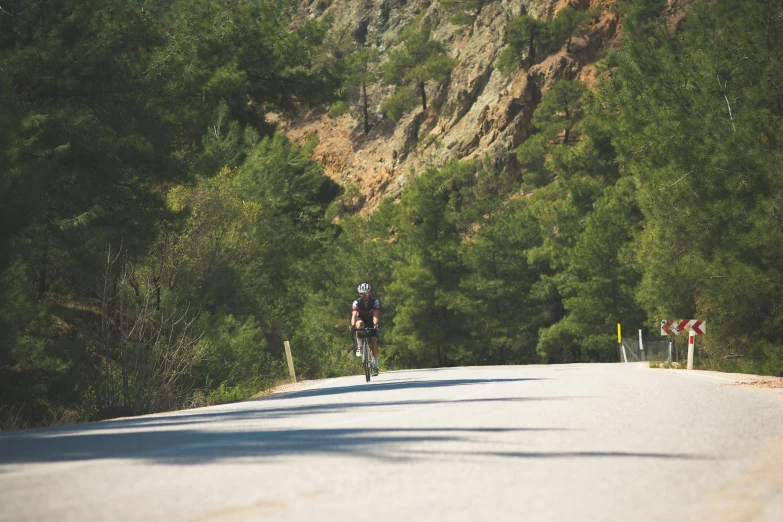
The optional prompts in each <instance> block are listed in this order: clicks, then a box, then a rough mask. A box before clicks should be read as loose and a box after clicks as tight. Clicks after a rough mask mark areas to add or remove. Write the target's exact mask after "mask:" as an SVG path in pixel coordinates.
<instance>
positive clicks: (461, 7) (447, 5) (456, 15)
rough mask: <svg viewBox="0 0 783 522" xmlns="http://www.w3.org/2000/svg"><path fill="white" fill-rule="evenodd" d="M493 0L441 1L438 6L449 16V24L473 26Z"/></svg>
mask: <svg viewBox="0 0 783 522" xmlns="http://www.w3.org/2000/svg"><path fill="white" fill-rule="evenodd" d="M493 1H495V0H441V2H440V5H441V7H442V8H443V9H445V11H446V13H447V14H449V15H450V16H449V23H452V24H455V25H473V22H474V21H475V20H476V18H478V16H479V15H480V14H481V10H482V9H484V7H486V5H487V4H489V3H490V2H493Z"/></svg>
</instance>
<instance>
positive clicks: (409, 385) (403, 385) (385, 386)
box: [254, 378, 548, 400]
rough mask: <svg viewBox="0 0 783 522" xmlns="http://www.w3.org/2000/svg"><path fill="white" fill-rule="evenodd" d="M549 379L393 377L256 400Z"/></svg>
mask: <svg viewBox="0 0 783 522" xmlns="http://www.w3.org/2000/svg"><path fill="white" fill-rule="evenodd" d="M541 380H548V379H539V378H518V379H418V378H412V379H405V378H399V379H391V380H382V381H373V382H371V383H369V384H367V383H364V382H360V383H357V384H351V385H347V386H332V387H329V388H315V389H312V390H302V391H298V392H290V393H282V394H280V395H272V396H270V397H263V398H262V399H254V400H275V399H290V398H299V397H324V396H328V395H338V394H341V393H357V392H360V393H363V392H378V391H391V390H415V389H427V388H444V387H450V386H471V385H475V384H493V383H508V382H525V381H541Z"/></svg>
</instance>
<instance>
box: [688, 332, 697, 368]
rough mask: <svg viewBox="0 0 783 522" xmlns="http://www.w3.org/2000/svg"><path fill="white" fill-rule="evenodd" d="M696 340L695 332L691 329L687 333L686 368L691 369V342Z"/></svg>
mask: <svg viewBox="0 0 783 522" xmlns="http://www.w3.org/2000/svg"><path fill="white" fill-rule="evenodd" d="M695 340H696V334H695V333H694V332H693V330H691V331H690V334H689V335H688V369H689V370H693V343H694V341H695Z"/></svg>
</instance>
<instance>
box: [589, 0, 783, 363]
mask: <svg viewBox="0 0 783 522" xmlns="http://www.w3.org/2000/svg"><path fill="white" fill-rule="evenodd" d="M781 10H783V4H781V2H756V1H753V2H738V1H729V2H723V3H720V4H716V5H715V6H714V7H712V8H708V7H707V6H704V5H699V6H697V7H696V8H695V9H694V10H693V11H692V12H691V13H690V14H689V16H688V19H687V20H686V22H685V24H684V26H683V29H682V33H681V34H678V35H673V34H671V33H669V32H668V30H667V29H666V27H664V26H655V25H652V26H650V25H648V26H645V27H644V28H641V27H639V26H638V24H637V25H634V24H629V31H628V34H627V36H626V37H625V43H624V46H623V48H622V49H621V51H620V52H619V53H617V54H616V55H615V56H613V57H612V58H611V61H610V62H609V63H610V64H611V65H613V66H614V67H615V68H614V70H613V71H612V81H611V82H607V83H605V84H604V86H603V89H602V94H603V99H604V101H605V103H606V104H607V107H608V108H609V110H610V113H611V115H612V117H613V118H614V119H615V120H616V121H617V133H616V135H615V138H614V143H615V145H616V147H617V150H618V153H619V155H620V159H621V161H622V162H623V163H624V164H625V165H626V168H627V171H628V172H629V173H630V174H631V175H632V176H633V177H634V179H635V181H636V183H637V194H638V202H639V206H640V208H641V210H642V212H643V213H644V216H645V227H644V230H643V232H642V234H641V236H640V241H639V258H640V261H643V262H644V264H645V270H644V277H643V280H642V285H641V288H640V293H639V296H640V300H641V302H643V303H644V304H645V307H646V308H647V309H648V310H649V312H650V315H651V317H654V318H655V319H660V318H668V317H681V316H682V317H692V316H695V317H698V318H700V319H706V320H707V321H708V322H709V323H710V325H711V326H710V335H709V336H707V337H705V342H706V344H707V353H708V354H709V355H710V357H711V358H712V359H718V358H722V357H724V356H726V355H728V354H729V353H739V354H742V355H745V356H747V357H750V358H751V359H752V360H754V361H756V363H757V366H756V367H757V368H758V369H763V371H767V372H774V373H780V372H781V371H783V367H782V366H781V364H780V361H781V351H780V350H781V348H780V347H781V346H783V330H781V322H780V320H779V317H780V313H779V312H780V310H779V306H778V305H777V303H778V301H779V299H778V298H777V296H779V295H780V294H781V291H782V290H783V289H781V286H780V285H781V281H783V276H782V275H781V272H780V267H781V266H783V260H782V259H781V258H780V253H781V252H783V243H782V241H783V235H781V230H782V229H781V227H780V219H779V216H780V212H779V209H780V202H781V198H782V196H781V194H782V193H783V192H781V190H783V186H781V183H780V180H781V178H780V176H779V166H780V142H779V140H778V139H777V138H776V136H780V135H781V130H782V129H781V124H782V123H783V120H782V119H781V117H782V116H783V105H781V102H780V100H781V95H780V93H781V92H783V90H782V89H783V88H782V86H783V74H781V71H783V64H781V62H780V60H781V56H780V53H778V52H776V51H773V50H777V49H779V48H781V46H783V41H781V34H783V31H781V30H780V29H781V27H780V24H781V23H783V20H781V19H780V17H779V16H778V14H779V13H780V12H781ZM650 35H653V38H651V37H650Z"/></svg>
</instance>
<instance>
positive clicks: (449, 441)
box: [0, 364, 783, 522]
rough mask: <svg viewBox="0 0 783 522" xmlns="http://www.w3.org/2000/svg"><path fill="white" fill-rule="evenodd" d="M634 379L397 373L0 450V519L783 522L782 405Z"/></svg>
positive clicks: (690, 383)
mask: <svg viewBox="0 0 783 522" xmlns="http://www.w3.org/2000/svg"><path fill="white" fill-rule="evenodd" d="M732 382H733V379H731V378H729V377H721V376H715V375H712V374H705V373H698V372H686V371H684V370H663V369H650V368H645V367H644V366H643V365H638V364H627V365H621V364H612V365H598V364H596V365H562V366H506V367H484V368H454V369H438V370H420V371H405V372H393V373H385V374H381V376H380V377H379V378H377V379H376V380H374V381H373V382H372V383H370V384H366V383H365V382H364V377H363V376H356V377H345V378H340V379H333V380H328V381H320V382H317V383H314V384H312V383H311V384H305V385H304V386H303V387H302V389H301V390H299V391H295V392H291V393H284V394H278V395H274V396H271V397H266V398H263V399H256V400H250V401H246V402H242V403H237V404H230V405H224V406H218V407H210V408H201V409H196V410H188V411H182V412H174V413H166V414H158V415H149V416H145V417H136V418H129V419H120V420H115V421H107V422H99V423H90V424H83V425H76V426H68V427H59V428H49V429H40V430H24V431H18V432H11V433H3V434H0V520H14V521H16V520H36V521H37V520H58V521H59V520H68V521H70V520H73V521H77V520H78V521H92V520H96V521H105V520H122V521H125V520H140V521H152V520H155V521H156V520H210V521H212V520H217V521H224V520H261V519H264V520H311V521H332V520H334V521H340V522H343V521H349V520H350V521H353V520H373V521H377V520H394V521H410V520H448V521H463V520H464V521H476V520H492V521H498V520H531V521H546V520H558V521H559V520H562V521H593V520H595V521H614V520H616V521H645V520H661V521H672V520H677V521H683V520H709V521H724V520H725V521H739V520H743V521H745V520H752V521H765V522H766V521H769V522H773V521H774V522H780V521H783V390H779V389H778V390H775V389H750V388H746V387H740V386H735V385H732Z"/></svg>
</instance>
